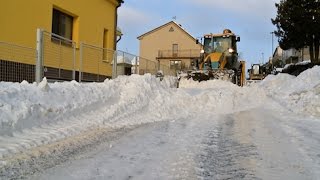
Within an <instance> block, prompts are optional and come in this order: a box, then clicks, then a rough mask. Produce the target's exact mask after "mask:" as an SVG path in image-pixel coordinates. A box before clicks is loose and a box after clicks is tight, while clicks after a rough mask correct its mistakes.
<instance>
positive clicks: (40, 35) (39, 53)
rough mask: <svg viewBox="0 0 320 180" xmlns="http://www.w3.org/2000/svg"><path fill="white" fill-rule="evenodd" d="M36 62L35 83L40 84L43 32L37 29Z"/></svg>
mask: <svg viewBox="0 0 320 180" xmlns="http://www.w3.org/2000/svg"><path fill="white" fill-rule="evenodd" d="M36 51H37V61H36V74H35V76H36V82H37V83H40V81H41V79H42V75H43V74H42V73H43V30H42V29H40V28H38V29H37V50H36Z"/></svg>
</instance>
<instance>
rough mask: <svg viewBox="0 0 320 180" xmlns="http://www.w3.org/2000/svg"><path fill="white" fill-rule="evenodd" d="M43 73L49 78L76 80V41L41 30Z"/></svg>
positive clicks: (43, 75)
mask: <svg viewBox="0 0 320 180" xmlns="http://www.w3.org/2000/svg"><path fill="white" fill-rule="evenodd" d="M40 36H42V37H41V40H42V44H41V48H42V54H40V55H42V62H41V65H42V67H41V70H42V72H41V74H42V77H46V78H47V79H56V80H74V79H75V71H76V66H75V63H76V43H75V42H74V41H72V40H70V39H66V38H64V37H62V36H59V35H56V34H53V33H49V32H46V31H41V35H40Z"/></svg>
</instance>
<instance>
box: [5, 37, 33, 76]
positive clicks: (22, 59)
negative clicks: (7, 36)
mask: <svg viewBox="0 0 320 180" xmlns="http://www.w3.org/2000/svg"><path fill="white" fill-rule="evenodd" d="M35 60H36V50H35V49H33V48H30V47H26V46H21V45H16V44H11V43H7V42H1V41H0V81H10V82H21V81H23V80H27V81H28V82H34V81H35V65H34V63H35Z"/></svg>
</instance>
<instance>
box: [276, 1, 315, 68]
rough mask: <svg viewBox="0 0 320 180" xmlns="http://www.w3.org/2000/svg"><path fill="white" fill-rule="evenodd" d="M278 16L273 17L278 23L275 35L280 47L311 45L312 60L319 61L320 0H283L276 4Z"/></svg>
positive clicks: (297, 47)
mask: <svg viewBox="0 0 320 180" xmlns="http://www.w3.org/2000/svg"><path fill="white" fill-rule="evenodd" d="M275 6H276V8H277V16H276V18H274V19H271V21H272V23H273V24H274V25H276V27H277V31H275V32H274V33H275V35H276V36H277V37H279V44H280V47H281V48H282V49H284V50H286V49H289V48H295V49H299V48H303V47H304V46H308V47H309V52H310V59H311V62H313V63H317V62H319V45H320V43H319V40H320V2H318V0H281V1H280V3H276V4H275Z"/></svg>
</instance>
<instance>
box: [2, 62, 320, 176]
mask: <svg viewBox="0 0 320 180" xmlns="http://www.w3.org/2000/svg"><path fill="white" fill-rule="evenodd" d="M319 77H320V67H319V66H315V67H314V68H312V69H310V70H307V71H305V72H303V73H301V74H300V75H299V76H298V77H295V76H291V75H287V74H278V75H275V76H274V75H270V76H268V77H267V78H266V79H265V80H263V81H262V82H260V83H256V84H253V85H250V86H248V87H238V86H236V85H234V84H231V83H229V82H225V81H219V80H213V81H206V82H200V83H199V82H196V81H191V80H186V79H182V80H181V82H180V85H179V88H176V84H175V83H176V78H174V77H165V78H164V79H163V80H162V81H160V80H159V79H158V78H156V77H154V76H152V75H150V74H146V75H144V76H140V75H132V76H120V77H118V78H117V79H114V80H105V81H104V82H103V83H78V82H75V81H72V82H56V83H48V82H47V80H46V79H45V78H44V79H43V80H42V82H41V83H39V84H36V83H32V84H30V83H28V82H25V81H24V82H21V83H8V82H1V83H0V174H1V173H2V174H4V176H5V177H9V176H10V173H9V172H8V171H9V170H12V167H13V166H15V165H16V164H17V163H18V164H19V163H20V166H22V165H21V164H23V163H25V165H24V166H23V167H24V168H27V166H28V161H33V160H34V159H41V158H45V157H44V156H50V154H51V155H52V154H53V155H55V153H64V152H66V151H74V149H77V148H81V147H82V146H85V145H90V143H92V142H93V141H98V140H97V139H99V137H100V136H101V134H104V133H105V131H117V130H119V129H121V128H130V127H135V126H140V125H146V124H153V123H161V122H174V121H179V122H180V121H181V120H186V119H195V118H197V117H199V114H202V116H203V117H205V119H209V117H212V119H216V118H217V117H218V116H228V114H236V113H239V112H247V111H249V110H251V109H256V108H261V107H265V108H268V109H277V110H279V111H281V112H283V113H288V112H290V113H292V114H293V116H295V115H299V116H305V117H307V118H309V119H312V121H313V122H315V123H319V119H320V101H319V94H320V78H319ZM264 113H265V112H261V114H264ZM244 114H245V113H244ZM248 114H250V113H248ZM242 115H243V114H242ZM216 116H217V117H216ZM252 116H256V114H253V115H252ZM302 123H303V122H302ZM199 126H200V125H199ZM201 128H203V125H201ZM289 130H290V129H288V131H289ZM177 132H183V131H182V130H181V129H179V128H178V129H177ZM185 143H186V142H185ZM185 146H186V147H187V145H185ZM177 153H178V152H177ZM22 162H23V163H22ZM1 168H5V170H7V172H6V173H7V174H6V173H3V172H5V170H2V171H1ZM19 171H22V172H21V174H23V169H22V170H19ZM0 177H1V176H0Z"/></svg>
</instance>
